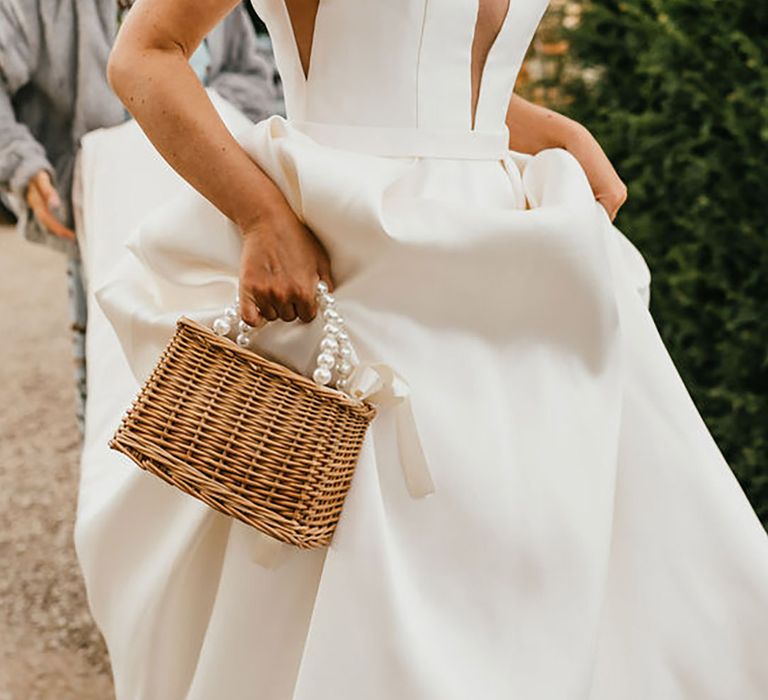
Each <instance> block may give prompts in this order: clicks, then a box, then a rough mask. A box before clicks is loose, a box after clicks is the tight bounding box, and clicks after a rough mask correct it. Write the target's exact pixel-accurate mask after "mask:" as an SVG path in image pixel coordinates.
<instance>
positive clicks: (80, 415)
mask: <svg viewBox="0 0 768 700" xmlns="http://www.w3.org/2000/svg"><path fill="white" fill-rule="evenodd" d="M67 285H68V288H69V309H70V329H71V331H70V332H71V334H72V350H73V359H74V370H75V415H76V418H77V424H78V427H79V428H80V433H81V435H82V434H84V432H85V402H86V397H87V394H88V385H87V379H86V373H85V327H86V324H87V321H88V306H87V304H86V296H85V280H84V277H83V261H82V259H81V257H80V250H79V248H77V247H75V248H73V252H72V253H70V254H68V255H67Z"/></svg>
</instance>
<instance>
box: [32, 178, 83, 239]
mask: <svg viewBox="0 0 768 700" xmlns="http://www.w3.org/2000/svg"><path fill="white" fill-rule="evenodd" d="M26 200H27V204H28V205H29V208H30V209H31V210H32V212H33V213H34V215H35V216H36V217H37V220H38V221H39V222H40V223H41V224H42V225H43V226H45V228H46V229H48V231H50V232H51V233H52V234H53V235H54V236H59V238H67V239H69V240H75V232H74V231H73V230H72V229H70V228H68V227H66V226H65V225H64V224H62V223H61V222H60V221H59V220H58V219H57V218H56V215H55V214H54V213H53V210H54V209H58V208H59V207H60V206H61V197H60V196H59V193H58V192H57V191H56V188H55V187H54V186H53V183H52V182H51V176H50V173H48V171H47V170H40V171H39V172H38V173H37V174H35V175H34V176H33V177H32V179H31V180H30V181H29V184H28V185H27V194H26Z"/></svg>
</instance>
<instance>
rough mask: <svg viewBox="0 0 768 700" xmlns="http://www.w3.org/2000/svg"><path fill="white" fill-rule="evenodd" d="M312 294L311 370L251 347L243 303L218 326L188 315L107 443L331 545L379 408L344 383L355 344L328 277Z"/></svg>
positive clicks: (216, 502) (219, 499)
mask: <svg viewBox="0 0 768 700" xmlns="http://www.w3.org/2000/svg"><path fill="white" fill-rule="evenodd" d="M317 294H318V300H319V302H320V307H321V311H322V313H323V315H324V317H325V320H326V325H325V326H324V331H325V336H324V338H323V339H322V342H321V344H320V347H321V352H320V354H319V355H318V358H317V361H318V365H317V369H315V371H314V373H313V378H312V379H309V378H307V377H305V376H303V375H301V374H299V373H297V372H295V371H294V370H292V369H289V368H287V367H285V366H283V365H281V364H278V363H276V362H274V361H272V360H270V359H267V358H265V357H262V356H260V355H258V354H257V353H255V352H253V351H252V350H250V349H248V345H249V344H250V334H251V331H252V330H253V329H251V328H250V327H249V326H247V324H245V323H244V322H242V321H240V320H239V317H238V315H237V308H236V306H235V307H230V308H229V309H227V312H226V313H225V315H224V316H222V317H220V318H218V319H217V320H216V321H215V322H214V330H211V329H209V328H207V327H205V326H203V325H202V324H200V323H197V322H196V321H193V320H190V319H188V318H186V317H181V318H180V319H179V320H178V322H177V326H176V331H175V333H174V335H173V337H172V339H171V341H170V342H169V344H168V346H167V347H166V348H165V350H164V352H163V353H162V355H161V357H160V359H159V360H158V362H157V364H156V366H155V368H154V370H153V371H152V373H151V375H150V377H149V378H148V379H147V381H146V383H145V384H144V386H143V387H142V389H141V391H140V392H139V394H138V396H137V397H136V399H135V400H134V402H133V404H132V406H131V407H130V409H129V410H128V411H127V413H126V414H125V416H124V417H123V420H122V422H121V424H120V426H119V428H118V430H117V432H116V433H115V435H114V437H113V438H112V440H111V441H110V443H109V446H110V447H111V448H112V449H115V450H118V451H120V452H122V453H124V454H126V455H128V457H130V458H131V459H132V460H133V461H134V462H136V464H137V465H138V466H139V467H141V468H142V469H145V470H146V471H148V472H151V473H152V474H155V475H157V476H159V477H160V478H161V479H163V480H164V481H166V482H168V483H169V484H172V485H173V486H176V487H177V488H179V489H181V490H182V491H184V492H185V493H187V494H189V495H191V496H194V497H195V498H198V499H199V500H201V501H203V502H204V503H206V504H207V505H209V506H210V507H211V508H214V509H216V510H217V511H219V512H221V513H224V514H225V515H229V516H231V517H233V518H236V519H238V520H240V521H242V522H244V523H246V524H247V525H251V526H252V527H254V528H256V529H257V530H259V531H260V532H262V533H264V534H266V535H269V536H271V537H273V538H275V539H276V540H279V541H280V542H283V543H287V544H291V545H296V546H298V547H301V548H305V549H310V548H318V547H323V546H327V545H328V544H329V543H330V541H331V539H332V537H333V533H334V530H335V528H336V524H337V522H338V520H339V517H340V515H341V510H342V507H343V505H344V499H345V497H346V495H347V491H348V490H349V486H350V483H351V481H352V476H353V473H354V470H355V466H356V464H357V460H358V456H359V453H360V449H361V447H362V443H363V439H364V437H365V433H366V430H367V428H368V425H369V423H370V422H371V420H372V419H373V417H374V415H375V408H374V407H373V406H372V405H371V404H370V403H368V402H367V401H362V400H357V399H353V398H352V397H350V396H349V395H348V394H347V393H345V391H344V388H345V386H346V384H347V382H348V380H349V375H350V374H351V373H352V371H353V370H354V366H353V364H352V362H351V360H353V359H354V352H353V351H352V348H351V345H350V342H349V338H348V336H347V334H346V332H345V331H344V329H343V322H342V320H341V317H340V315H339V314H338V311H336V309H335V308H334V300H333V297H332V295H330V294H329V293H328V289H327V287H326V286H325V285H324V284H323V283H322V282H321V283H319V284H318V290H317ZM235 330H236V331H237V337H236V340H235V342H233V341H232V340H231V339H230V337H229V336H230V334H232V333H233V331H235ZM334 375H335V385H336V388H332V387H331V386H328V384H330V383H331V381H332V379H334Z"/></svg>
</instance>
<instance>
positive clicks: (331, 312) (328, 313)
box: [323, 309, 340, 323]
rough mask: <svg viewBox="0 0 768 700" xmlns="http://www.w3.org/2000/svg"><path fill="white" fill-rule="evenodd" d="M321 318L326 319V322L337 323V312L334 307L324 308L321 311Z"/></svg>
mask: <svg viewBox="0 0 768 700" xmlns="http://www.w3.org/2000/svg"><path fill="white" fill-rule="evenodd" d="M323 318H324V319H325V320H326V321H328V323H338V321H339V318H340V317H339V312H338V311H336V309H326V310H325V311H323Z"/></svg>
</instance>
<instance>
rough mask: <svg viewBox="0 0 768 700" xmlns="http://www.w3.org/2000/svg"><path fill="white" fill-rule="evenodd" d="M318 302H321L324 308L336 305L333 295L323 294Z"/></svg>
mask: <svg viewBox="0 0 768 700" xmlns="http://www.w3.org/2000/svg"><path fill="white" fill-rule="evenodd" d="M318 301H319V302H320V306H323V307H327V306H333V305H334V304H335V303H336V300H335V299H334V298H333V295H332V294H321V295H320V297H319V299H318Z"/></svg>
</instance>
